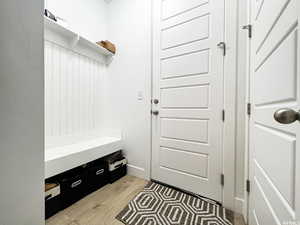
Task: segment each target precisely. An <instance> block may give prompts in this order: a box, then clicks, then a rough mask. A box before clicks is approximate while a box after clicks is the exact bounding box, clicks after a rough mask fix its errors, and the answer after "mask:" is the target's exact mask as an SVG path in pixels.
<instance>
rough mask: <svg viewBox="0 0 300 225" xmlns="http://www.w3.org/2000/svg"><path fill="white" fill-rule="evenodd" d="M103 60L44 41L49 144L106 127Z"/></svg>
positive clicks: (46, 132)
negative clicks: (103, 101) (104, 124)
mask: <svg viewBox="0 0 300 225" xmlns="http://www.w3.org/2000/svg"><path fill="white" fill-rule="evenodd" d="M107 76H108V74H107V68H106V65H105V64H104V63H101V62H99V61H96V60H94V59H92V58H89V57H87V56H84V55H81V54H79V53H76V52H74V51H71V50H70V49H67V48H65V47H62V46H60V45H58V44H56V43H53V42H50V41H45V135H46V144H49V145H51V144H54V143H53V142H57V138H58V139H59V138H60V137H65V136H70V135H71V136H74V135H76V136H87V135H91V134H92V133H99V132H101V130H102V129H103V120H104V119H105V118H104V116H103V108H104V105H102V100H104V98H105V97H104V96H105V95H104V96H103V90H104V88H105V86H104V85H103V84H104V82H103V79H105V77H107Z"/></svg>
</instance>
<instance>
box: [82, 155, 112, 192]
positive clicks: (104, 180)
mask: <svg viewBox="0 0 300 225" xmlns="http://www.w3.org/2000/svg"><path fill="white" fill-rule="evenodd" d="M87 174H88V175H87V189H86V190H87V194H90V193H92V192H94V191H97V190H98V189H99V188H101V187H103V186H104V185H106V184H108V178H109V177H108V168H107V165H106V163H105V162H104V161H103V160H101V159H100V160H96V161H94V162H91V163H90V164H89V166H88V168H87Z"/></svg>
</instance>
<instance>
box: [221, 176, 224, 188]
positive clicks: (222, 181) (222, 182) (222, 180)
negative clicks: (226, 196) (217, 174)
mask: <svg viewBox="0 0 300 225" xmlns="http://www.w3.org/2000/svg"><path fill="white" fill-rule="evenodd" d="M224 184H225V176H224V174H223V173H222V174H221V185H222V186H224Z"/></svg>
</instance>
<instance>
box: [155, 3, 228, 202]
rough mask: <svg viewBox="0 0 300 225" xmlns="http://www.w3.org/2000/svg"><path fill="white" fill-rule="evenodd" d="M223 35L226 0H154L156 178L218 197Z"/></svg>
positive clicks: (185, 188)
mask: <svg viewBox="0 0 300 225" xmlns="http://www.w3.org/2000/svg"><path fill="white" fill-rule="evenodd" d="M223 39H224V1H223V0H222V1H220V0H210V1H208V0H189V1H187V0H160V1H154V54H153V63H154V71H153V72H154V83H153V87H154V89H153V90H154V91H153V96H154V98H156V99H157V100H158V103H157V102H154V103H153V111H157V112H159V114H158V115H153V117H152V118H153V119H152V130H153V139H152V140H153V148H152V178H153V179H155V180H158V181H161V182H164V183H167V184H169V185H172V186H176V187H179V188H181V189H184V190H187V191H191V192H193V193H197V194H201V195H204V196H206V197H209V198H212V199H215V200H217V201H221V199H222V186H221V182H220V177H221V174H222V129H223V121H222V110H223V59H224V56H223V51H222V49H220V48H218V47H217V45H218V43H219V42H222V41H223ZM155 103H156V104H155Z"/></svg>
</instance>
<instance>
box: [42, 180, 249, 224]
mask: <svg viewBox="0 0 300 225" xmlns="http://www.w3.org/2000/svg"><path fill="white" fill-rule="evenodd" d="M147 182H148V181H146V180H143V179H139V178H136V177H132V176H126V177H124V178H122V179H120V180H119V181H117V182H115V183H113V184H109V185H106V186H105V187H103V188H101V189H100V190H98V191H96V192H94V193H92V194H91V195H89V196H87V197H85V198H84V199H82V200H81V201H79V202H77V203H75V204H74V205H72V206H71V207H69V208H67V209H65V210H63V211H61V212H59V213H58V214H56V215H55V216H53V217H51V218H49V219H48V220H47V221H46V225H124V224H123V223H121V222H119V221H118V220H116V219H115V216H116V215H117V214H118V213H119V212H120V211H121V210H122V209H123V208H124V207H125V206H126V205H127V204H128V202H129V201H130V200H131V199H132V198H134V196H136V195H137V194H138V193H139V192H140V191H141V190H143V188H144V186H145V185H146V184H147ZM235 225H244V223H243V220H242V218H241V217H240V216H236V222H235Z"/></svg>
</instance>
